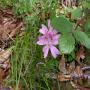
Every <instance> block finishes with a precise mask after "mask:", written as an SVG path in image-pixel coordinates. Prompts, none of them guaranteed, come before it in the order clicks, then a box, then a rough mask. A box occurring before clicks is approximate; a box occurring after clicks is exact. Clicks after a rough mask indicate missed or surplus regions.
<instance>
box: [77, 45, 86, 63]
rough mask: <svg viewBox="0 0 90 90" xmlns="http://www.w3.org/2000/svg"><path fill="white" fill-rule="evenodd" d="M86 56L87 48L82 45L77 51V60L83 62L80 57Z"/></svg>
mask: <svg viewBox="0 0 90 90" xmlns="http://www.w3.org/2000/svg"><path fill="white" fill-rule="evenodd" d="M84 58H85V50H84V48H83V46H81V47H80V49H79V51H78V52H77V53H76V60H77V62H78V63H79V64H81V62H80V59H84Z"/></svg>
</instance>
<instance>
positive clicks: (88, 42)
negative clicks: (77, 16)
mask: <svg viewBox="0 0 90 90" xmlns="http://www.w3.org/2000/svg"><path fill="white" fill-rule="evenodd" d="M74 36H75V38H76V40H77V41H79V42H80V43H81V44H82V45H84V46H85V47H86V48H90V38H89V37H88V35H86V33H84V32H82V31H80V30H76V31H75V32H74Z"/></svg>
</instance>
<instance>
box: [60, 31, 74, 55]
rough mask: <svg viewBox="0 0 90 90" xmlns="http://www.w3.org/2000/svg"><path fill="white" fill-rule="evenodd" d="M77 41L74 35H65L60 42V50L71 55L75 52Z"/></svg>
mask: <svg viewBox="0 0 90 90" xmlns="http://www.w3.org/2000/svg"><path fill="white" fill-rule="evenodd" d="M74 45H75V39H74V37H73V36H72V34H71V33H70V34H63V35H62V36H61V37H60V40H59V49H60V51H61V53H63V54H69V53H71V52H72V51H73V50H74Z"/></svg>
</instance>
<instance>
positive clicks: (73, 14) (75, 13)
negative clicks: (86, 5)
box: [71, 8, 82, 19]
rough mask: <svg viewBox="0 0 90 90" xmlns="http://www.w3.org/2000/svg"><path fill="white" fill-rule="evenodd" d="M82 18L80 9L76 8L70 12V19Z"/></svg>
mask: <svg viewBox="0 0 90 90" xmlns="http://www.w3.org/2000/svg"><path fill="white" fill-rule="evenodd" d="M81 16H82V9H81V8H76V9H74V10H72V12H71V17H72V19H78V18H80V17H81Z"/></svg>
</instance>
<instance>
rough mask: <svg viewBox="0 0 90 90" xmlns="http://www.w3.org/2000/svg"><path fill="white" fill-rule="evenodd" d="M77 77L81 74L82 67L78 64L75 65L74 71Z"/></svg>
mask: <svg viewBox="0 0 90 90" xmlns="http://www.w3.org/2000/svg"><path fill="white" fill-rule="evenodd" d="M74 72H75V73H76V74H77V75H78V76H79V77H81V76H82V75H83V72H82V69H81V67H80V66H77V67H76V68H75V71H74Z"/></svg>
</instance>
